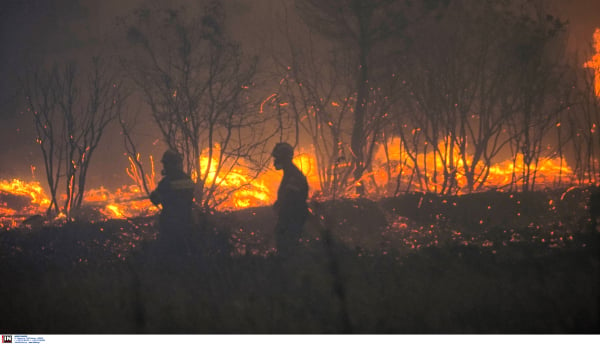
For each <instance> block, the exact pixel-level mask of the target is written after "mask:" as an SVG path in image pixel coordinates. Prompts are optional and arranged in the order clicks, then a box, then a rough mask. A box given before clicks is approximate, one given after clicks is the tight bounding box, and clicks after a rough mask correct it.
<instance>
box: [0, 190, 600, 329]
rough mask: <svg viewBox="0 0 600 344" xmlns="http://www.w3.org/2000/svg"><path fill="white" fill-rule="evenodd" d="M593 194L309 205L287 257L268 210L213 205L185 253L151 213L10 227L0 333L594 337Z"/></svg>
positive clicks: (596, 255) (597, 267) (598, 252)
mask: <svg viewBox="0 0 600 344" xmlns="http://www.w3.org/2000/svg"><path fill="white" fill-rule="evenodd" d="M561 196H562V197H561ZM561 198H562V199H561ZM585 201H586V199H585V194H583V193H579V194H578V193H569V194H566V195H563V194H561V193H553V192H545V193H533V194H508V193H495V192H493V193H482V194H475V195H469V196H462V197H445V198H444V197H438V196H432V195H422V194H411V195H406V196H402V197H399V198H393V199H384V200H380V201H378V202H372V201H368V200H338V201H335V202H332V201H329V202H324V203H320V204H316V203H315V204H312V210H313V216H312V218H311V220H310V221H309V223H308V224H307V226H306V231H305V235H304V236H303V240H302V243H301V245H300V247H299V248H298V251H297V252H296V253H295V254H294V255H293V256H291V257H289V258H286V259H284V258H281V257H279V256H277V255H276V254H275V252H274V249H273V248H272V247H273V246H274V237H273V232H272V228H273V226H274V223H275V218H274V217H273V213H272V211H271V209H268V208H254V209H246V210H242V211H238V212H232V213H218V214H212V215H210V216H208V217H206V219H205V220H206V222H205V223H204V226H203V227H202V228H198V229H197V231H196V232H195V234H194V235H195V236H194V238H191V239H190V243H191V244H192V246H193V247H194V248H195V250H194V252H193V253H192V254H189V255H178V256H165V255H164V254H162V253H161V251H160V250H158V249H157V248H156V247H155V245H154V241H155V240H154V239H155V237H156V228H155V226H154V225H155V224H154V219H152V218H138V219H130V220H109V221H99V222H73V223H68V224H65V225H62V226H46V227H41V228H15V229H11V230H8V231H3V232H1V233H0V250H1V251H0V272H1V273H2V277H3V278H2V280H3V282H2V283H1V284H0V302H1V305H2V309H3V312H2V315H1V318H0V332H2V333H84V334H97V333H194V334H195V333H198V334H202V333H228V334H236V333H430V334H435V333H599V332H600V277H599V276H600V233H599V232H598V230H597V229H592V228H590V227H589V216H587V213H586V209H585Z"/></svg>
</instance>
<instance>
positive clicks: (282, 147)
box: [271, 142, 308, 256]
mask: <svg viewBox="0 0 600 344" xmlns="http://www.w3.org/2000/svg"><path fill="white" fill-rule="evenodd" d="M271 156H272V157H273V159H274V161H273V163H274V165H275V169H277V170H283V178H282V179H281V183H280V184H279V189H278V190H277V201H276V202H275V204H274V205H273V209H274V210H275V213H276V214H277V217H278V218H277V224H276V226H275V240H276V244H277V252H278V254H280V255H282V256H286V255H289V254H290V252H291V250H293V249H294V248H295V247H297V246H298V241H299V239H300V236H301V234H302V229H303V227H304V223H305V222H306V219H307V217H308V206H307V204H306V200H307V198H308V182H307V181H306V176H305V175H304V174H303V173H302V171H300V169H299V168H298V167H297V166H296V165H295V164H294V163H293V161H292V159H293V157H294V148H293V147H292V146H291V145H290V144H288V143H286V142H281V143H278V144H276V145H275V148H273V152H272V153H271Z"/></svg>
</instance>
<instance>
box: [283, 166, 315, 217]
mask: <svg viewBox="0 0 600 344" xmlns="http://www.w3.org/2000/svg"><path fill="white" fill-rule="evenodd" d="M307 198H308V182H307V181H306V177H305V176H304V174H302V171H300V169H298V167H296V166H295V165H292V166H291V167H290V168H289V169H288V170H286V171H284V173H283V178H282V179H281V184H279V189H278V190H277V202H276V204H275V209H276V211H277V215H278V216H279V220H280V221H290V222H298V221H300V222H304V220H305V219H306V217H307V216H308V206H307V204H306V199H307Z"/></svg>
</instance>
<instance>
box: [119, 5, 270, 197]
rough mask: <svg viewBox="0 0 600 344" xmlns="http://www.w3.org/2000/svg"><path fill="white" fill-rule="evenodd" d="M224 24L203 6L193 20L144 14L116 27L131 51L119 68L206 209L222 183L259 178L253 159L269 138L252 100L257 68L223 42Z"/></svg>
mask: <svg viewBox="0 0 600 344" xmlns="http://www.w3.org/2000/svg"><path fill="white" fill-rule="evenodd" d="M225 19H226V18H225V13H224V11H223V8H222V6H221V4H220V3H219V2H217V1H208V2H206V3H205V6H204V7H203V8H202V10H201V11H200V12H199V13H198V12H197V11H196V10H193V9H188V8H180V9H171V8H161V7H151V8H142V9H140V10H138V11H136V12H135V13H134V14H133V15H131V16H129V17H127V18H126V19H125V20H124V21H122V24H123V25H124V26H125V27H126V30H127V37H128V40H129V42H130V44H131V45H130V46H131V47H132V48H133V51H132V54H131V55H128V56H125V57H124V59H123V66H124V67H125V69H126V71H127V73H128V75H129V77H130V78H131V79H132V80H133V82H134V84H135V85H136V87H137V89H138V90H139V91H140V92H141V94H142V95H143V98H144V101H145V103H146V104H147V105H148V106H149V108H150V114H149V115H150V116H151V118H152V120H153V121H154V122H155V123H156V125H157V127H158V128H159V130H160V132H161V133H162V137H163V140H164V141H165V143H166V144H167V145H168V147H170V148H171V149H175V150H177V151H179V152H182V153H183V154H184V157H185V160H186V162H187V163H186V166H187V170H188V171H189V172H190V173H191V174H192V176H193V178H194V180H195V181H196V185H197V187H198V190H197V196H196V201H197V202H198V203H200V204H202V205H203V207H205V208H209V207H214V206H216V205H218V203H220V202H222V201H224V200H225V198H226V196H227V195H228V194H229V193H231V192H232V191H233V190H231V189H228V190H226V189H227V187H226V185H225V184H224V180H226V176H227V175H228V174H229V173H231V172H233V171H235V170H236V169H237V168H240V166H243V167H244V168H248V169H250V171H255V174H254V176H257V175H258V173H259V171H260V170H261V168H259V165H262V164H264V163H265V160H264V159H260V158H259V159H258V160H256V159H257V158H256V157H257V156H262V155H260V154H254V153H256V152H263V151H264V149H263V144H264V142H265V139H264V138H265V137H268V136H269V134H268V133H266V131H265V130H266V129H265V127H264V125H263V124H264V123H265V122H266V119H265V118H264V117H261V116H260V115H258V110H257V107H256V106H255V104H254V102H253V101H252V97H251V91H252V90H251V89H252V85H253V76H254V74H255V70H256V60H255V59H254V58H247V57H245V56H244V55H243V53H242V51H241V48H240V46H239V45H238V44H237V43H235V42H234V41H233V40H232V39H231V38H229V36H228V34H227V32H226V29H225ZM243 186H244V185H241V186H239V187H243ZM217 191H218V192H217Z"/></svg>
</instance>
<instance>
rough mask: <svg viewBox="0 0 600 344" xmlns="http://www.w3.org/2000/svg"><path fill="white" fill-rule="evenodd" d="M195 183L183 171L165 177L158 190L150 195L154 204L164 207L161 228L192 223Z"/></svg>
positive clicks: (161, 214)
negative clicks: (164, 225) (170, 224)
mask: <svg viewBox="0 0 600 344" xmlns="http://www.w3.org/2000/svg"><path fill="white" fill-rule="evenodd" d="M194 186H195V185H194V182H193V181H192V180H191V178H190V177H189V176H188V175H187V174H185V173H184V172H183V171H175V172H172V173H169V174H167V175H165V176H164V177H163V179H162V180H161V181H160V182H159V183H158V186H157V187H156V190H154V191H153V192H152V194H150V200H151V201H152V203H154V204H156V205H158V204H161V205H162V211H161V213H160V220H161V226H162V225H163V224H167V223H181V224H184V225H187V224H191V223H192V205H193V200H194Z"/></svg>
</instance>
